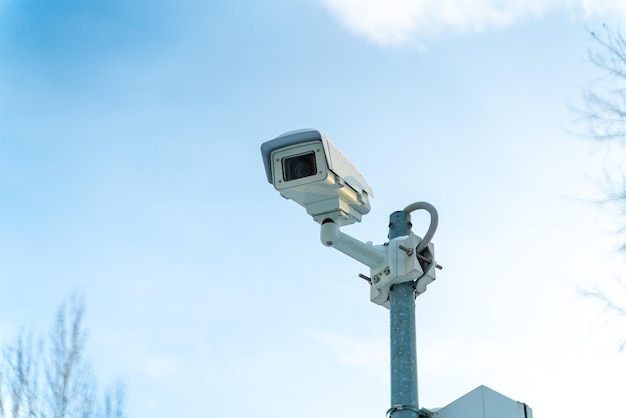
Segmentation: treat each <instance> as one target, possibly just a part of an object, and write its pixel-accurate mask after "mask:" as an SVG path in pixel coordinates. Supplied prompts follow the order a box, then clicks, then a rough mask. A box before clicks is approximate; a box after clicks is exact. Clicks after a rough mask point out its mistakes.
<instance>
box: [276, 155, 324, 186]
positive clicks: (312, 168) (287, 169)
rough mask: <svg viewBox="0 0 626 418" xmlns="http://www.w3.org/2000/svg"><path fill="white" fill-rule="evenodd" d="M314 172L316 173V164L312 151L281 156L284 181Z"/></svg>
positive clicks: (310, 174) (307, 175) (313, 173)
mask: <svg viewBox="0 0 626 418" xmlns="http://www.w3.org/2000/svg"><path fill="white" fill-rule="evenodd" d="M315 174H317V166H316V165H315V153H314V152H307V153H306V154H300V155H294V156H293V157H287V158H283V180H284V181H291V180H297V179H301V178H303V177H309V176H313V175H315Z"/></svg>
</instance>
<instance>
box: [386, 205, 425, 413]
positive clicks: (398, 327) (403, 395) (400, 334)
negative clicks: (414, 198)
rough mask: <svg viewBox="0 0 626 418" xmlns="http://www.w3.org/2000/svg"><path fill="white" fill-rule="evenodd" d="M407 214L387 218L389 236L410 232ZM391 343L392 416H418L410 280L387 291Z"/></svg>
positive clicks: (399, 212) (412, 302)
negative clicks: (388, 292)
mask: <svg viewBox="0 0 626 418" xmlns="http://www.w3.org/2000/svg"><path fill="white" fill-rule="evenodd" d="M411 226H412V224H411V215H410V214H409V213H408V212H405V211H398V212H394V213H392V214H391V215H390V217H389V239H392V238H396V237H399V236H403V235H409V234H410V232H411ZM389 319H390V321H389V323H390V327H389V328H390V330H389V331H390V342H391V409H390V410H389V414H388V415H389V416H393V418H418V417H419V413H418V410H419V402H418V397H417V352H416V338H415V289H414V287H413V282H406V283H400V284H396V285H394V286H393V287H392V288H391V291H390V294H389Z"/></svg>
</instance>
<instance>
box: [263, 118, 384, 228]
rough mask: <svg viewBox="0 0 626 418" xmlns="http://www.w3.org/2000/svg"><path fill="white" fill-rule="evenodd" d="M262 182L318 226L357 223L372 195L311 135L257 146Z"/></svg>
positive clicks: (320, 135)
mask: <svg viewBox="0 0 626 418" xmlns="http://www.w3.org/2000/svg"><path fill="white" fill-rule="evenodd" d="M261 154H262V155H263V163H264V164H265V173H266V174H267V180H268V182H270V183H271V184H273V185H274V187H275V188H276V190H278V191H279V192H280V194H281V196H283V197H285V198H287V199H291V200H293V201H295V202H296V203H298V204H299V205H301V206H304V207H305V208H306V211H307V213H308V214H309V215H311V216H312V217H313V220H315V221H316V222H318V223H320V224H321V223H322V222H324V220H325V219H331V220H332V221H333V222H335V223H336V224H338V225H349V224H353V223H355V222H360V221H361V217H362V216H363V215H365V214H367V213H368V212H369V211H370V202H369V197H370V196H373V193H372V189H371V188H370V186H369V185H368V184H367V183H366V182H365V179H364V178H363V176H362V175H361V174H360V173H359V172H358V171H357V170H356V168H354V166H353V165H352V164H351V163H350V161H348V159H347V158H346V157H345V156H344V155H343V154H342V153H341V151H339V150H338V149H337V148H336V147H335V146H334V145H333V144H332V143H331V142H330V141H329V140H328V138H326V136H325V135H324V134H323V133H322V132H320V131H318V130H314V129H301V130H298V131H291V132H287V133H284V134H282V135H280V136H278V137H276V138H274V139H272V140H271V141H267V142H265V143H263V144H262V145H261Z"/></svg>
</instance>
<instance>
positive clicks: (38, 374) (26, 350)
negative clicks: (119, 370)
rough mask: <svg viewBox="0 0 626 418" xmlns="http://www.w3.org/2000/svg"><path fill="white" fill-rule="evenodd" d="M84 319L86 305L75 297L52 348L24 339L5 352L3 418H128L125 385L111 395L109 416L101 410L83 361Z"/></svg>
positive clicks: (0, 373)
mask: <svg viewBox="0 0 626 418" xmlns="http://www.w3.org/2000/svg"><path fill="white" fill-rule="evenodd" d="M83 319H84V306H83V302H82V300H81V299H80V298H79V297H77V296H74V297H72V298H71V299H70V300H69V303H63V304H61V306H60V307H59V309H58V311H57V315H56V320H55V322H54V326H53V328H52V330H51V332H50V333H49V335H48V340H47V341H48V344H47V345H46V347H44V344H43V343H40V344H39V345H37V346H35V345H33V343H32V337H30V336H28V337H26V336H24V334H20V335H18V337H17V338H16V339H15V341H14V342H13V343H11V344H7V345H6V346H5V347H4V348H3V349H2V352H1V356H0V418H100V417H102V418H123V417H124V402H123V401H124V387H123V384H122V383H121V382H117V383H116V385H115V386H113V388H112V389H109V390H107V391H106V392H105V394H104V403H105V404H106V406H105V407H104V408H103V409H104V412H101V411H100V410H99V409H100V408H96V397H97V396H96V395H97V391H96V380H95V378H94V376H93V373H92V369H91V365H90V364H89V362H88V361H86V360H85V358H84V355H83V353H84V350H85V344H86V341H87V331H86V329H85V327H84V324H83ZM41 380H43V382H44V384H43V385H39V382H40V381H41Z"/></svg>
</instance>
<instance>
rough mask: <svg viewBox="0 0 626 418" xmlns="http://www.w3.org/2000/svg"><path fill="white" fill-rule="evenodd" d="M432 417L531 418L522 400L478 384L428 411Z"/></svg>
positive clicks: (529, 411)
mask: <svg viewBox="0 0 626 418" xmlns="http://www.w3.org/2000/svg"><path fill="white" fill-rule="evenodd" d="M428 413H429V416H430V417H432V418H532V417H533V413H532V409H530V407H529V406H528V405H526V404H525V403H522V402H517V401H514V400H513V399H511V398H507V397H506V396H504V395H502V394H500V393H498V392H496V391H495V390H492V389H489V388H488V387H486V386H479V387H477V388H476V389H474V390H472V391H471V392H469V393H467V394H466V395H463V396H461V397H460V398H459V399H457V400H456V401H454V402H451V403H450V404H448V405H446V406H444V407H443V408H440V409H436V410H431V411H428Z"/></svg>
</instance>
